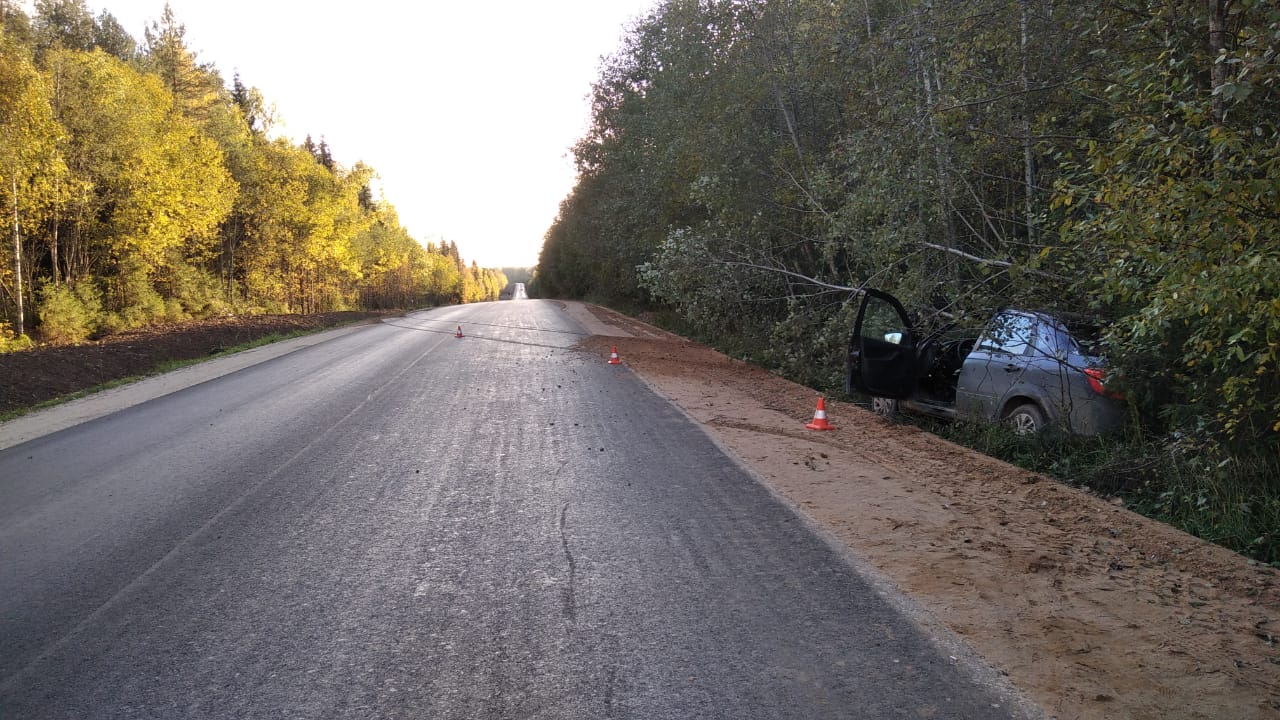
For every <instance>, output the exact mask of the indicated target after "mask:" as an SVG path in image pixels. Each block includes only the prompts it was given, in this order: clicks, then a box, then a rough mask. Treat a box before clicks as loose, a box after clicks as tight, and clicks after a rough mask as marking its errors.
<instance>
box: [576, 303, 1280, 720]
mask: <svg viewBox="0 0 1280 720" xmlns="http://www.w3.org/2000/svg"><path fill="white" fill-rule="evenodd" d="M589 309H590V311H591V312H592V313H593V314H595V315H596V316H597V318H598V319H600V321H601V322H605V323H607V324H612V325H614V326H615V327H617V328H620V329H623V330H625V331H626V332H628V333H629V334H631V335H633V336H635V337H632V338H628V339H625V340H619V339H618V338H617V337H616V336H612V337H592V338H587V339H586V340H584V341H583V343H582V344H581V347H582V348H583V349H585V350H588V351H590V352H592V353H595V354H597V355H600V356H601V357H602V358H603V357H607V356H608V354H609V352H610V351H611V349H612V347H614V346H615V345H616V346H617V349H618V352H619V354H620V355H621V357H622V360H623V362H624V363H626V364H627V365H628V366H629V367H631V369H632V370H634V371H635V372H636V373H638V374H639V375H640V376H641V377H643V378H644V379H645V380H646V381H648V382H649V383H650V384H651V385H652V386H653V387H654V388H655V389H656V390H657V391H658V392H659V393H661V394H662V395H664V396H665V397H667V398H668V399H669V400H671V401H672V402H673V403H675V404H676V405H678V406H679V407H681V408H682V409H684V411H685V412H686V414H688V415H689V416H690V417H692V418H693V419H694V420H695V421H697V422H699V423H701V424H702V426H703V427H704V428H705V429H706V430H707V432H708V433H709V434H711V435H712V437H713V438H714V439H715V440H716V441H717V442H719V443H720V444H721V446H723V447H726V448H728V449H729V450H730V451H731V452H732V453H734V454H735V455H737V457H738V458H739V459H740V460H741V461H742V462H743V463H744V464H746V465H747V466H748V467H749V468H750V469H752V471H753V472H754V473H755V474H756V475H757V476H758V477H760V478H762V479H763V480H764V481H765V482H766V483H767V484H768V485H769V486H770V487H771V488H772V489H773V490H774V491H775V492H776V493H777V494H778V495H779V496H780V497H783V498H785V499H786V500H787V501H788V502H789V503H791V504H792V505H793V506H794V507H796V508H798V509H799V510H800V511H801V512H803V513H804V514H805V515H807V516H808V517H809V518H810V519H811V520H812V521H813V522H814V523H816V524H818V525H819V526H820V527H822V528H825V529H826V531H827V532H829V533H830V534H831V535H832V536H833V537H835V538H837V539H838V540H839V541H840V542H842V543H844V544H845V545H846V546H847V547H848V548H849V550H850V551H851V552H852V553H854V554H855V555H857V556H859V557H862V558H865V559H866V561H867V562H869V563H870V564H871V565H872V566H874V567H875V568H876V569H877V570H878V571H879V572H880V573H881V574H883V575H884V576H885V577H887V578H888V579H889V580H890V581H891V582H892V583H893V584H895V585H896V586H897V587H898V588H900V589H901V590H902V591H904V592H905V593H907V594H908V595H909V596H910V597H911V598H912V599H913V600H915V601H916V602H918V603H919V604H920V605H921V606H922V607H924V608H925V609H926V610H927V611H928V612H929V613H931V614H932V615H933V616H935V617H936V618H938V619H939V620H940V621H942V622H943V623H945V624H946V625H947V626H948V627H949V628H950V629H951V630H952V631H953V632H955V633H956V634H958V635H959V636H960V637H962V638H963V639H964V640H966V641H967V642H968V643H969V644H970V645H971V646H972V647H973V648H975V649H976V651H977V652H978V653H979V654H981V655H982V656H983V657H984V658H985V659H986V660H987V661H988V662H990V663H991V664H992V665H994V666H995V667H997V668H999V669H1000V671H1002V672H1004V673H1006V674H1007V675H1008V676H1009V678H1010V680H1011V681H1012V682H1013V684H1014V685H1016V686H1017V687H1018V688H1020V689H1021V690H1023V691H1024V692H1026V693H1027V694H1028V695H1029V696H1030V697H1031V698H1032V699H1033V700H1035V701H1036V702H1038V703H1039V704H1040V705H1041V706H1042V707H1043V708H1045V709H1046V710H1047V711H1048V712H1050V713H1051V714H1053V715H1055V716H1057V717H1062V718H1086V719H1088V718H1096V719H1098V720H1102V719H1104V718H1150V717H1162V718H1223V717H1231V718H1240V719H1242V720H1243V719H1252V718H1277V717H1280V646H1277V643H1276V639H1277V635H1280V588H1278V587H1277V580H1276V573H1275V572H1274V571H1272V570H1271V569H1269V568H1266V567H1263V566H1259V565H1258V564H1256V563H1252V562H1250V561H1248V560H1247V559H1245V558H1243V557H1241V556H1239V555H1236V554H1235V553H1231V552H1229V551H1227V550H1225V549H1223V548H1221V547H1218V546H1215V545H1212V544H1210V543H1207V542H1205V541H1202V540H1199V539H1196V538H1194V537H1192V536H1190V535H1187V534H1185V533H1182V532H1180V531H1177V530H1174V529H1173V528H1170V527H1168V526H1166V525H1162V524H1160V523H1156V522H1154V521H1151V520H1148V519H1146V518H1144V517H1142V516H1139V515H1137V514H1135V513H1132V512H1130V511H1128V510H1127V509H1125V508H1123V507H1122V506H1119V505H1116V504H1113V503H1112V502H1109V501H1108V500H1107V499H1105V498H1101V497H1097V496H1094V495H1091V494H1089V493H1086V492H1083V491H1081V490H1078V489H1075V488H1071V487H1068V486H1064V485H1061V484H1059V483H1057V482H1055V481H1053V480H1051V479H1049V478H1046V477H1043V476H1040V475H1036V474H1034V473H1030V472H1028V471H1025V470H1022V469H1019V468H1016V467H1013V466H1011V465H1007V464H1005V463H1002V462H999V461H996V460H993V459H991V458H988V457H985V456H983V455H980V454H978V453H975V452H972V451H970V450H967V449H965V448H962V447H959V446H956V445H954V444H951V443H948V442H946V441H944V440H942V439H940V438H938V437H936V436H934V435H931V434H929V433H926V432H923V431H920V430H919V429H917V428H914V427H912V426H908V425H895V424H892V423H889V422H886V421H885V420H883V419H881V418H879V417H877V416H875V415H874V414H873V413H870V412H868V411H866V410H863V409H862V408H859V407H857V406H855V405H850V404H846V403H838V402H828V403H827V411H828V413H829V415H830V417H831V418H832V421H833V422H834V423H835V425H836V428H837V429H836V430H835V431H832V432H814V431H810V430H807V429H805V427H804V424H805V423H806V422H808V421H809V420H811V419H812V416H813V412H814V404H815V401H816V396H815V395H814V393H813V392H812V391H810V390H808V389H807V388H804V387H801V386H799V385H796V384H794V383H791V382H789V381H786V380H784V379H782V378H779V377H777V376H774V375H771V374H770V373H768V372H765V371H763V370H760V369H758V368H754V367H752V366H750V365H747V364H746V363H742V362H740V361H736V360H732V359H730V358H727V357H725V356H724V355H722V354H720V353H717V352H715V351H712V350H710V349H708V348H705V347H703V346H700V345H697V344H696V343H692V342H690V341H687V340H683V339H678V338H677V339H672V338H673V337H674V336H669V335H666V334H665V333H663V332H662V331H660V330H657V329H656V328H650V327H649V326H646V325H644V324H643V323H640V322H639V321H637V320H634V319H632V318H627V317H625V316H621V315H618V314H616V313H613V312H612V311H608V310H604V309H602V308H596V307H594V306H589ZM664 336H665V337H664Z"/></svg>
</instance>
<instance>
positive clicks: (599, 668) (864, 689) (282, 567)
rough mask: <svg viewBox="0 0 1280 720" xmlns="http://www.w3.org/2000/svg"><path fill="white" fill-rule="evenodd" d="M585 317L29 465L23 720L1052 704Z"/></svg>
mask: <svg viewBox="0 0 1280 720" xmlns="http://www.w3.org/2000/svg"><path fill="white" fill-rule="evenodd" d="M458 325H461V326H462V328H463V332H464V335H465V336H464V337H463V338H456V337H454V333H455V329H456V327H457V326H458ZM585 332H586V331H585V330H584V328H583V326H582V325H580V324H578V323H577V322H575V321H574V320H573V319H572V318H571V317H570V316H569V315H567V314H566V313H564V312H563V311H562V310H561V309H559V307H558V306H557V305H555V304H553V303H544V302H539V301H513V302H506V303H492V304H483V305H474V306H466V307H458V308H442V309H437V310H434V311H431V312H428V313H421V314H414V315H411V316H409V317H405V318H399V319H395V320H392V321H388V322H385V323H382V324H380V325H375V326H369V327H366V328H362V329H359V330H356V331H354V332H351V333H348V334H345V335H342V336H340V337H336V338H334V339H331V340H329V341H327V342H323V343H320V344H317V345H313V346H311V347H307V348H304V349H301V350H298V351H296V352H293V353H291V354H288V355H285V356H282V357H278V358H276V359H273V360H269V361H267V362H263V363H261V364H258V365H255V366H252V367H248V368H245V369H242V370H239V371H237V372H235V373H233V374H230V375H227V376H225V377H221V378H217V379H214V380H210V381H208V382H204V383H202V384H199V385H196V386H194V387H190V388H187V389H185V390H181V391H179V392H176V393H173V394H170V395H167V396H164V397H161V398H158V399H155V400H151V401H150V402H146V403H144V404H142V405H138V406H136V407H132V408H129V409H126V410H123V411H120V412H118V413H115V414H112V415H109V416H106V417H103V418H100V419H97V420H93V421H91V422H88V423H85V424H82V425H79V426H76V427H73V428H69V429H66V430H62V431H60V432H56V433H54V434H51V435H47V436H45V437H42V438H39V439H35V440H32V441H29V442H26V443H23V444H20V445H16V446H14V447H12V448H9V449H7V450H3V451H0V718H6V719H7V718H231V717H235V718H584V719H587V718H591V719H596V718H637V719H644V720H648V719H657V718H681V719H683V718H733V719H735V720H736V719H742V720H749V719H752V718H842V717H848V718H965V719H972V718H1003V717H1022V715H1020V714H1019V711H1017V710H1015V708H1014V704H1013V703H1011V702H1010V701H1008V700H1007V699H1006V698H1004V697H1002V695H1001V694H1000V693H999V691H998V690H996V689H992V688H991V687H989V686H988V685H987V684H986V683H985V682H984V681H981V680H977V679H975V677H978V676H979V675H981V672H980V671H975V670H974V669H973V668H972V667H971V666H970V665H969V664H968V663H966V662H964V661H963V659H962V660H960V661H958V660H955V659H953V658H952V657H951V656H950V653H949V651H948V650H946V649H945V648H941V647H940V646H939V645H937V644H936V643H935V642H933V641H931V640H930V638H929V636H928V635H927V634H926V633H925V632H924V631H922V630H920V629H919V628H918V627H917V625H916V624H915V622H913V621H912V620H911V619H910V618H908V617H906V616H904V615H903V614H902V613H901V612H900V611H899V610H897V609H895V604H894V603H892V602H889V601H887V600H886V599H885V598H884V597H883V589H882V588H878V587H877V586H876V585H875V584H874V583H872V582H869V581H868V580H865V579H863V578H862V577H861V576H860V575H859V574H858V573H857V572H855V571H854V569H853V566H852V565H851V564H850V563H849V562H847V561H846V559H845V558H844V557H843V556H842V555H840V554H839V553H838V552H836V551H835V550H833V549H832V547H831V546H829V545H828V544H827V543H826V542H824V541H823V540H822V539H821V538H819V537H818V536H816V535H815V534H814V533H813V532H812V531H811V530H810V529H809V528H808V526H807V525H805V523H804V522H802V521H801V520H800V518H799V517H798V516H797V515H796V514H795V513H794V512H793V511H792V510H791V509H790V508H788V507H786V506H785V505H783V504H782V503H780V502H779V501H778V500H776V499H775V498H774V497H773V496H772V495H771V494H770V493H769V492H768V491H767V490H766V489H765V488H764V487H763V486H762V485H760V484H759V483H758V482H757V481H755V480H754V479H753V478H752V477H751V476H750V475H748V474H747V473H746V472H745V471H744V470H743V469H742V468H741V467H739V466H738V465H737V464H735V462H734V461H733V460H731V459H730V458H728V457H726V456H725V455H724V454H723V453H722V452H721V451H720V450H719V449H718V448H717V447H716V446H715V445H714V444H713V443H712V442H711V441H710V440H709V439H708V438H707V437H706V436H705V435H703V434H702V432H701V431H700V430H699V429H698V428H697V427H696V426H695V425H694V424H693V423H691V422H690V421H689V420H688V419H687V418H686V417H685V416H684V415H683V414H682V413H681V412H680V411H678V410H677V409H676V408H674V407H672V406H671V405H670V404H669V403H667V402H666V401H665V400H663V399H662V398H660V397H658V396H657V395H655V394H654V393H653V392H652V391H651V390H650V389H649V388H648V386H646V385H645V384H644V383H643V382H642V381H640V380H639V379H638V378H636V377H635V376H634V375H632V374H631V373H630V371H629V370H627V369H626V368H625V366H610V365H607V364H605V363H604V362H603V361H602V360H601V359H600V358H598V357H595V356H592V355H587V354H584V353H580V352H577V351H574V350H572V349H571V346H572V345H573V343H574V342H575V341H576V340H578V339H579V338H580V337H582V336H583V335H584V334H585ZM975 673H976V674H975Z"/></svg>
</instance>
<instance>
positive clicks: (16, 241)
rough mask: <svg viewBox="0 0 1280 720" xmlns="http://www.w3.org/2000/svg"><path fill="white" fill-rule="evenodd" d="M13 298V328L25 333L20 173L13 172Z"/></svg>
mask: <svg viewBox="0 0 1280 720" xmlns="http://www.w3.org/2000/svg"><path fill="white" fill-rule="evenodd" d="M11 179H12V180H13V283H14V290H15V292H14V293H13V298H14V305H15V306H16V308H17V311H16V313H15V315H14V319H13V329H14V332H16V333H17V334H18V335H23V334H25V333H26V331H27V327H26V321H25V319H24V318H23V305H22V300H23V297H22V296H23V289H22V237H21V235H19V233H18V173H17V171H16V170H15V171H14V172H13V177H12V178H11Z"/></svg>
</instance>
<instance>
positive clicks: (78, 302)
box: [36, 284, 97, 344]
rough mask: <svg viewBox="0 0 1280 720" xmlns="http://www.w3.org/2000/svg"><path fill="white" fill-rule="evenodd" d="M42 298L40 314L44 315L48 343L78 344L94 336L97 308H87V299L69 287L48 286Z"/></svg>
mask: <svg viewBox="0 0 1280 720" xmlns="http://www.w3.org/2000/svg"><path fill="white" fill-rule="evenodd" d="M85 294H87V293H85ZM39 295H40V301H39V304H38V305H37V307H36V312H37V314H38V315H39V316H40V336H41V337H42V338H43V339H44V341H45V342H49V343H54V344H63V343H78V342H84V341H85V340H88V339H89V337H90V336H91V335H92V334H93V332H94V330H95V329H96V320H97V318H96V317H95V311H96V310H97V308H93V307H86V305H87V303H86V302H85V300H84V299H83V298H81V297H79V296H77V294H76V293H75V292H74V291H73V290H72V288H71V287H70V286H69V285H63V284H58V285H45V286H44V287H43V288H41V289H40V293H39ZM90 297H91V296H90Z"/></svg>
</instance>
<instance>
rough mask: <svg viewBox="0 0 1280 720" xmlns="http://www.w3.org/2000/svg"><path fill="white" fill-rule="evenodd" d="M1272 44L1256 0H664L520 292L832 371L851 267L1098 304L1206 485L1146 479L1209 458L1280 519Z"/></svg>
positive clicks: (1046, 300) (994, 294)
mask: <svg viewBox="0 0 1280 720" xmlns="http://www.w3.org/2000/svg"><path fill="white" fill-rule="evenodd" d="M1278 52H1280V5H1277V4H1276V3H1275V2H1274V1H1273V0H1194V1H1193V0H1101V1H1099V2H1075V3H1063V2H1052V1H1049V0H663V1H662V2H659V3H658V4H657V5H656V6H655V8H654V9H653V10H652V11H651V13H649V14H648V15H647V16H646V17H644V18H642V19H640V20H638V21H637V22H636V23H635V24H634V26H633V27H632V28H630V30H629V33H628V35H627V36H626V38H625V40H624V43H623V45H622V47H621V48H620V49H619V50H618V51H617V52H616V53H615V54H614V55H613V56H611V57H610V58H607V59H606V61H605V62H604V63H603V65H602V68H601V71H600V74H599V77H598V80H597V82H596V83H595V86H594V95H593V98H594V105H593V112H592V117H591V123H590V126H589V130H588V132H587V134H586V136H585V137H583V138H582V140H581V141H580V142H579V143H578V144H577V145H576V147H575V148H574V156H575V158H576V163H577V168H578V173H579V177H578V182H577V185H576V187H575V188H574V190H573V191H572V193H571V194H570V195H569V196H568V197H567V198H566V199H565V200H564V201H563V202H562V204H561V207H560V213H559V216H558V218H557V219H556V221H555V223H554V225H553V226H552V227H551V229H550V230H549V231H548V233H547V235H546V237H545V240H544V244H543V248H542V254H541V257H540V263H539V266H538V274H537V279H536V282H535V285H534V287H533V291H534V292H535V293H538V294H541V295H544V296H546V295H549V296H567V297H592V298H597V299H600V300H603V301H605V302H612V303H615V304H618V305H620V306H627V307H632V308H649V309H656V310H659V311H665V312H669V313H676V314H678V320H679V321H680V322H681V323H683V327H686V328H690V329H692V330H693V331H695V332H700V333H702V334H703V336H704V337H709V338H712V339H714V340H715V341H716V342H717V343H719V344H721V345H722V346H725V347H729V348H731V349H736V350H737V351H740V352H741V354H744V355H751V356H753V357H755V358H757V359H758V360H760V361H762V362H763V363H765V364H766V365H768V366H770V367H773V368H775V369H778V370H780V371H782V372H784V373H786V374H788V375H789V376H791V377H793V378H796V379H799V380H801V381H803V382H807V383H810V384H812V385H813V386H815V387H828V388H830V387H837V386H838V377H839V373H840V372H841V368H842V363H843V351H844V347H845V343H846V342H847V338H848V333H849V330H850V328H851V325H852V319H853V318H852V314H853V312H854V311H855V308H856V304H857V303H856V302H853V301H854V300H855V299H856V297H857V295H858V290H859V289H861V288H864V287H876V288H880V289H884V290H887V291H889V292H891V293H893V294H895V295H896V296H898V297H899V298H901V299H902V300H903V301H904V302H905V303H906V304H907V305H908V307H914V308H918V309H921V311H922V318H923V321H928V320H929V319H930V318H931V317H936V318H942V319H947V320H958V321H961V322H964V321H965V318H966V317H968V318H974V317H980V316H983V315H984V314H985V313H988V312H989V311H990V310H991V309H993V308H995V307H998V306H1010V305H1012V306H1021V307H1030V308H1034V309H1042V310H1050V311H1074V312H1084V313H1088V314H1090V315H1092V316H1094V317H1095V318H1096V319H1097V320H1099V321H1101V322H1102V323H1103V325H1104V327H1106V328H1108V330H1107V333H1106V338H1105V341H1106V348H1107V350H1106V352H1107V355H1108V357H1109V360H1110V363H1111V365H1112V366H1113V369H1112V371H1111V374H1110V380H1109V384H1110V385H1111V387H1112V388H1113V389H1118V390H1122V391H1123V392H1124V393H1125V396H1126V398H1128V402H1129V404H1130V407H1131V410H1132V416H1133V427H1134V432H1135V433H1136V434H1140V435H1142V436H1143V437H1145V438H1155V439H1156V441H1157V444H1158V445H1159V447H1160V448H1162V449H1163V451H1165V452H1166V455H1167V454H1169V453H1173V454H1175V455H1177V456H1178V457H1180V458H1181V459H1182V461H1183V462H1184V464H1186V465H1187V466H1188V467H1190V468H1191V472H1190V474H1192V475H1195V476H1196V477H1198V478H1200V479H1201V480H1202V482H1201V483H1199V485H1196V484H1191V485H1189V486H1188V487H1187V488H1186V489H1185V493H1184V492H1183V489H1178V490H1176V491H1175V490H1166V489H1163V488H1162V489H1161V490H1160V493H1161V494H1160V495H1159V497H1157V501H1158V502H1166V501H1167V502H1168V503H1171V504H1178V503H1183V504H1187V505H1188V506H1189V507H1191V508H1192V509H1193V510H1194V509H1195V506H1197V505H1199V506H1203V505H1204V504H1205V502H1206V500H1205V496H1204V494H1203V493H1204V492H1205V491H1204V490H1203V488H1204V487H1205V486H1206V485H1209V484H1212V483H1214V482H1216V480H1215V478H1217V477H1219V476H1221V475H1223V474H1224V473H1225V474H1227V475H1232V476H1234V477H1236V478H1245V479H1246V482H1244V485H1242V486H1240V487H1239V488H1238V489H1239V495H1238V496H1237V497H1234V498H1231V499H1228V500H1225V501H1224V502H1226V503H1227V504H1236V505H1240V506H1241V507H1243V508H1244V509H1243V510H1242V511H1241V512H1243V513H1245V514H1248V513H1251V512H1256V511H1257V510H1258V507H1257V505H1258V503H1257V502H1256V501H1257V500H1258V499H1259V498H1260V497H1265V498H1268V501H1269V502H1270V503H1271V505H1272V506H1273V507H1272V513H1274V514H1273V516H1272V517H1273V518H1274V519H1280V512H1278V511H1280V491H1277V487H1278V485H1280V483H1278V482H1277V480H1276V476H1277V475H1278V474H1280V460H1277V458H1280V369H1278V368H1277V359H1278V358H1277V355H1278V354H1280V86H1278V80H1280V59H1278V57H1277V53H1278ZM1143 461H1144V462H1145V460H1143ZM1257 482H1262V483H1264V484H1266V485H1267V487H1265V488H1263V489H1262V492H1261V493H1259V492H1258V487H1257ZM1175 494H1176V495H1177V497H1172V498H1171V499H1170V497H1167V496H1172V495H1175ZM1184 495H1185V497H1184ZM1275 525H1276V523H1275V522H1272V523H1271V524H1270V530H1268V533H1270V534H1271V535H1272V536H1274V535H1275V534H1276V527H1275ZM1273 539H1274V538H1273ZM1264 541H1267V540H1266V538H1254V537H1252V536H1250V537H1249V538H1247V539H1245V540H1244V544H1248V543H1250V542H1264ZM1268 542H1269V541H1268ZM1237 546H1239V545H1237Z"/></svg>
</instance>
